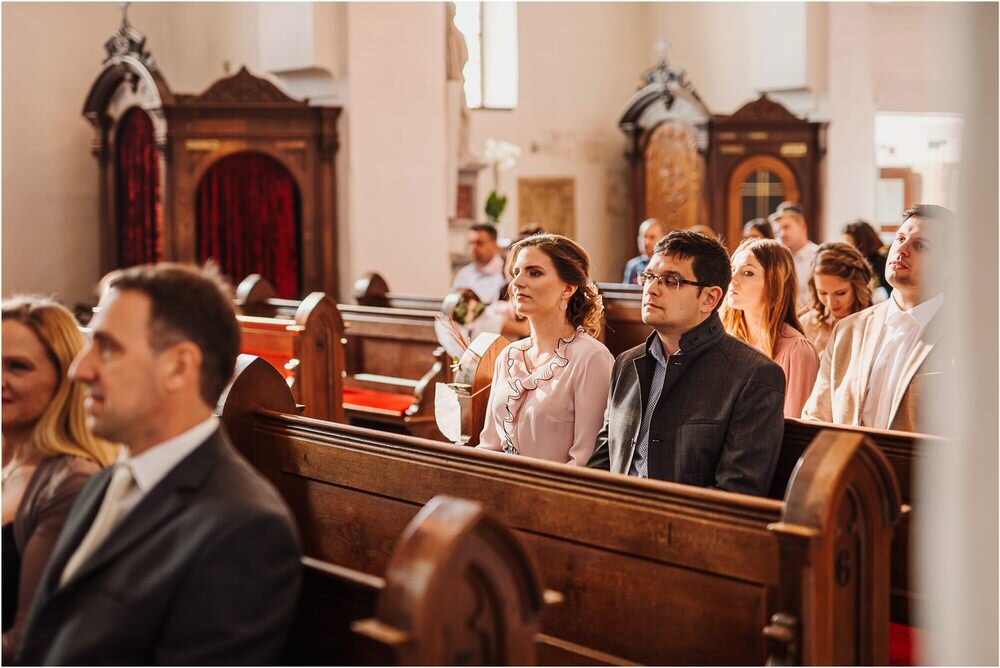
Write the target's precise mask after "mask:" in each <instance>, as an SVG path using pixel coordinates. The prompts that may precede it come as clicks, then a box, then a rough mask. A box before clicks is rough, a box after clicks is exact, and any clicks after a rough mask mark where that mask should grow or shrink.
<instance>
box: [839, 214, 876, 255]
mask: <svg viewBox="0 0 1000 668" xmlns="http://www.w3.org/2000/svg"><path fill="white" fill-rule="evenodd" d="M843 234H850V235H851V238H852V239H854V247H855V248H857V249H858V250H859V251H861V255H863V256H864V257H870V256H872V255H875V254H876V253H881V252H882V248H883V247H884V244H883V243H882V240H881V239H879V236H878V232H876V231H875V228H874V227H872V226H871V225H870V224H869V223H868V221H866V220H862V219H861V218H858V219H857V220H853V221H851V222H849V223H848V224H847V225H844V231H843Z"/></svg>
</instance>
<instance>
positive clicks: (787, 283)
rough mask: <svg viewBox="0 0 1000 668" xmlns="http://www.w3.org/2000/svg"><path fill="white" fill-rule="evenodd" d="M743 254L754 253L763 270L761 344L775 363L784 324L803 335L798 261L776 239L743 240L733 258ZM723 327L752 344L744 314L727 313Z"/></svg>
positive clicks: (741, 312)
mask: <svg viewBox="0 0 1000 668" xmlns="http://www.w3.org/2000/svg"><path fill="white" fill-rule="evenodd" d="M743 251H748V252H750V253H752V254H753V256H754V257H755V258H757V261H758V262H760V266H761V267H763V268H764V331H763V332H761V335H762V337H763V340H762V341H761V344H762V350H763V352H765V353H767V354H768V355H769V356H770V357H771V359H774V351H775V348H776V347H777V345H778V339H779V338H780V337H781V328H782V327H783V326H784V325H785V324H789V325H791V326H792V327H794V328H795V329H796V330H798V331H799V332H800V333H801V332H802V324H801V323H799V318H798V316H797V315H796V314H795V296H796V295H797V294H798V280H797V279H796V277H795V260H793V259H792V253H791V251H789V250H788V249H787V248H785V247H784V246H783V245H782V244H781V243H779V242H777V241H775V240H774V239H754V238H750V239H744V240H743V242H742V243H740V245H739V246H737V247H736V251H735V252H734V253H733V257H734V258H735V257H736V256H737V255H738V254H740V253H742V252H743ZM722 324H723V325H724V326H725V328H726V331H727V332H729V333H730V334H732V335H733V336H735V337H736V338H738V339H741V340H743V341H747V342H749V341H750V329H749V327H748V325H747V319H746V316H745V315H744V314H743V311H742V310H739V309H731V308H727V309H725V310H724V311H723V313H722Z"/></svg>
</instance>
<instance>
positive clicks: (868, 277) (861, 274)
mask: <svg viewBox="0 0 1000 668" xmlns="http://www.w3.org/2000/svg"><path fill="white" fill-rule="evenodd" d="M817 274H819V275H821V276H836V277H838V278H842V279H844V280H845V281H848V282H849V283H850V284H851V287H852V288H853V289H854V306H852V307H851V313H857V312H858V311H860V310H862V309H866V308H868V307H869V306H871V305H872V282H873V281H874V278H875V274H874V272H873V271H872V268H871V265H869V264H868V260H866V259H865V258H864V256H862V255H861V251H859V250H858V249H857V248H855V247H854V246H852V245H850V244H845V243H842V242H840V241H830V242H828V243H825V244H823V245H822V246H820V247H819V249H817V251H816V257H814V258H813V263H812V269H811V270H810V272H809V294H810V295H812V301H813V305H812V309H813V311H815V312H816V319H817V320H818V321H819V322H821V323H823V324H826V321H827V320H828V319H829V318H830V317H831V314H830V309H828V308H827V307H826V305H825V304H823V302H821V301H820V300H819V293H817V292H816V281H815V280H814V279H813V277H814V276H816V275H817Z"/></svg>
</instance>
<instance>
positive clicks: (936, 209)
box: [902, 204, 955, 225]
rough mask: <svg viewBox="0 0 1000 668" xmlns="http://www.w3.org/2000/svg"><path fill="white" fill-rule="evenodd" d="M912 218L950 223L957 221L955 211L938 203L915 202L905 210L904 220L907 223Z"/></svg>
mask: <svg viewBox="0 0 1000 668" xmlns="http://www.w3.org/2000/svg"><path fill="white" fill-rule="evenodd" d="M910 218H926V219H928V220H933V221H936V222H939V223H947V224H948V225H953V224H954V223H955V213H954V212H953V211H951V210H950V209H946V208H944V207H943V206H939V205H937V204H914V205H913V206H911V207H910V208H909V209H907V210H906V211H904V212H903V221H902V222H904V223H905V222H906V221H907V220H909V219H910Z"/></svg>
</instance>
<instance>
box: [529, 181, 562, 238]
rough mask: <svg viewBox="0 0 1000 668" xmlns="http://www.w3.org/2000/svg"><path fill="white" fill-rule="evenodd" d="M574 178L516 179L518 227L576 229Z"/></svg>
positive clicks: (555, 231)
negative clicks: (534, 226) (533, 226)
mask: <svg viewBox="0 0 1000 668" xmlns="http://www.w3.org/2000/svg"><path fill="white" fill-rule="evenodd" d="M575 190H576V186H575V181H574V179H571V178H522V179H518V180H517V196H518V216H517V220H518V227H519V228H524V227H527V226H528V225H541V226H542V229H544V230H545V231H546V232H552V233H555V234H563V235H565V236H567V237H572V236H573V234H574V233H575V232H576V208H575V206H574V202H575Z"/></svg>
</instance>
